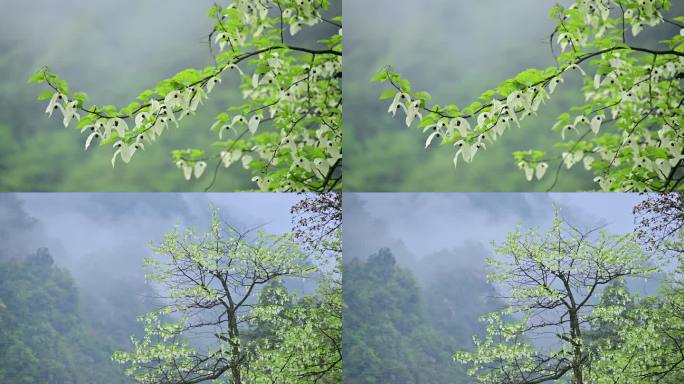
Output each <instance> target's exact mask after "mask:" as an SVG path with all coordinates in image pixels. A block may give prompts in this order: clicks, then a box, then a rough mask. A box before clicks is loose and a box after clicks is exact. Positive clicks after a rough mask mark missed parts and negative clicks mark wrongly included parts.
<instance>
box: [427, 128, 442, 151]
mask: <svg viewBox="0 0 684 384" xmlns="http://www.w3.org/2000/svg"><path fill="white" fill-rule="evenodd" d="M441 136H442V133H441V132H440V131H439V130H436V131H434V132H432V133H431V134H430V136H428V138H427V140H426V141H425V149H427V147H429V146H430V143H432V140H433V139H434V138H435V137H441Z"/></svg>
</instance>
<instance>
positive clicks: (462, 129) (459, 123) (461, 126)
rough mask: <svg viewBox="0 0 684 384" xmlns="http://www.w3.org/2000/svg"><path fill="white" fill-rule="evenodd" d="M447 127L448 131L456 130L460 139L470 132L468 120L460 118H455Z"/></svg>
mask: <svg viewBox="0 0 684 384" xmlns="http://www.w3.org/2000/svg"><path fill="white" fill-rule="evenodd" d="M447 127H448V129H449V130H454V129H455V130H457V131H458V133H460V134H461V137H466V136H467V135H468V131H469V130H470V123H469V122H468V120H466V119H464V118H462V117H457V118H454V119H451V120H450V121H449V124H448V125H447Z"/></svg>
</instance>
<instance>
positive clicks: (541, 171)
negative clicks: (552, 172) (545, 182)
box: [534, 163, 549, 180]
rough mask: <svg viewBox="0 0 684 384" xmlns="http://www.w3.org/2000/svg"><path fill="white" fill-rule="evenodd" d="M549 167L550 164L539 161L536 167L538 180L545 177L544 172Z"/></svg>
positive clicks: (535, 171) (535, 173) (535, 172)
mask: <svg viewBox="0 0 684 384" xmlns="http://www.w3.org/2000/svg"><path fill="white" fill-rule="evenodd" d="M548 168H549V165H548V164H547V163H539V164H537V166H536V167H535V168H534V175H535V177H536V178H537V180H541V178H542V177H544V174H545V173H546V170H547V169H548Z"/></svg>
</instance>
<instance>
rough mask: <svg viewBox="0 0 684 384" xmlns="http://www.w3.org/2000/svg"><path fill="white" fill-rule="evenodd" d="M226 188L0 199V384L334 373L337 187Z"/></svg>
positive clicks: (337, 375) (310, 378)
mask: <svg viewBox="0 0 684 384" xmlns="http://www.w3.org/2000/svg"><path fill="white" fill-rule="evenodd" d="M233 198H234V199H235V200H236V201H231V196H230V195H220V196H215V197H209V198H204V197H197V196H189V195H186V196H183V195H160V196H156V197H154V196H152V195H145V194H142V195H123V196H122V195H112V194H105V195H81V194H79V195H54V194H51V195H25V194H17V195H3V196H2V197H1V198H0V211H1V212H2V218H3V222H4V223H3V225H2V227H0V237H2V242H3V244H5V246H3V250H2V253H0V382H3V383H16V384H21V383H26V384H28V383H54V384H65V383H133V382H137V383H177V384H181V383H235V384H239V383H339V382H340V381H341V372H342V354H341V341H342V340H341V332H342V329H341V324H342V295H341V289H342V286H341V270H340V268H341V248H340V246H341V238H340V235H341V198H340V195H339V194H334V193H331V194H321V195H299V196H294V195H290V196H284V197H283V196H273V195H272V196H270V197H267V196H266V195H264V196H262V197H261V198H260V199H255V198H252V200H251V201H249V199H250V197H248V196H247V197H245V196H243V197H238V196H233ZM267 200H269V201H267ZM76 206H80V207H82V208H86V209H87V210H85V211H78V210H75V209H73V208H74V207H76ZM210 206H211V208H209V207H210ZM240 206H242V207H243V208H244V207H245V206H246V207H248V209H247V210H242V209H241V208H240ZM259 206H261V207H259ZM125 207H128V208H129V209H130V211H126V212H132V213H122V208H125ZM72 209H73V210H72ZM10 223H11V224H10ZM174 223H175V224H176V226H175V227H174ZM93 228H98V231H97V233H92V231H93ZM69 232H70V233H69ZM74 232H75V233H74ZM145 237H148V239H147V240H145V239H144V238H145ZM150 241H151V242H152V244H151V246H149V247H148V244H149V242H150ZM48 247H49V248H48ZM143 260H144V265H143Z"/></svg>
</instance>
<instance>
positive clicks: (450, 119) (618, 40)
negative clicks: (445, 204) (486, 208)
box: [372, 0, 684, 191]
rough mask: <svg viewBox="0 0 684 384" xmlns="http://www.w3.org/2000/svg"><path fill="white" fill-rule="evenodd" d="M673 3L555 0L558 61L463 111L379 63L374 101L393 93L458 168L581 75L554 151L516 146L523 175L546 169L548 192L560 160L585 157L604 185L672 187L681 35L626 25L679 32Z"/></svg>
mask: <svg viewBox="0 0 684 384" xmlns="http://www.w3.org/2000/svg"><path fill="white" fill-rule="evenodd" d="M670 6H671V4H670V1H669V0H655V1H654V0H645V1H632V0H612V1H606V0H577V1H576V2H575V3H574V4H573V5H571V6H570V7H568V8H563V7H562V6H560V5H557V6H555V7H553V8H552V10H551V16H552V17H553V18H554V19H555V20H557V21H558V25H557V27H556V29H555V30H554V32H553V33H552V34H551V46H552V50H553V48H554V47H558V48H559V49H560V53H559V54H558V56H557V57H556V62H557V63H556V65H555V66H552V67H549V68H546V69H544V70H538V69H527V70H525V71H522V72H520V73H519V74H518V75H517V76H515V77H513V78H511V79H508V80H506V81H504V82H503V83H501V84H500V85H499V86H498V87H497V88H496V89H492V90H488V91H485V92H483V93H482V95H481V96H480V98H479V99H478V101H474V102H473V103H471V104H470V105H468V106H465V107H463V108H461V107H458V106H456V105H446V106H441V105H431V104H430V94H428V93H427V92H423V91H414V90H412V88H411V84H410V82H409V81H408V80H406V79H404V78H402V77H401V76H400V75H399V74H397V73H396V72H395V71H394V70H393V69H392V68H391V67H384V68H382V69H381V70H380V71H379V72H378V73H377V74H376V76H375V77H373V79H372V80H373V81H379V82H383V83H388V84H389V85H390V86H391V87H390V88H389V89H386V90H385V91H384V92H383V93H382V94H381V96H380V98H381V99H383V100H384V99H392V103H391V104H390V108H389V110H388V111H389V112H390V113H391V114H392V115H396V112H397V111H400V110H401V111H402V112H403V113H404V115H405V123H406V125H407V126H411V125H412V124H413V123H414V122H419V126H420V127H421V128H423V132H428V133H429V136H428V137H427V140H426V142H425V147H426V148H428V147H429V146H430V145H431V144H432V143H433V142H440V143H442V144H453V145H454V146H455V147H456V154H455V156H454V158H453V162H454V165H455V166H456V165H457V164H458V162H459V161H462V162H466V163H469V162H471V161H473V159H474V158H475V156H476V155H477V154H478V153H481V152H484V151H485V150H487V146H488V145H489V146H490V147H491V146H492V145H493V144H494V142H495V141H496V140H498V139H499V138H501V136H502V135H503V134H504V133H505V132H506V131H508V130H509V128H511V127H513V126H520V125H521V122H522V121H523V120H525V119H526V118H529V117H530V116H533V115H536V114H537V112H538V111H539V110H540V108H541V107H542V105H543V104H544V103H545V102H547V101H548V100H549V99H550V98H551V95H552V94H553V93H554V91H555V90H556V88H557V87H559V86H561V85H562V83H563V82H564V81H565V78H567V77H569V76H581V78H583V79H584V86H583V95H584V98H585V103H584V104H582V105H576V106H574V107H572V108H570V110H569V111H568V112H565V113H563V114H561V115H560V116H559V117H558V119H557V123H556V124H555V125H554V126H553V127H552V130H554V131H557V132H559V134H560V137H561V141H559V142H557V143H556V144H555V148H556V150H557V151H558V152H559V153H558V154H557V155H554V154H549V153H547V151H542V150H529V151H519V152H515V153H514V158H515V161H516V163H517V165H518V167H519V168H520V170H522V171H523V172H524V174H525V177H526V178H527V180H529V181H532V180H533V179H535V178H536V179H537V180H541V179H542V178H543V177H544V176H545V175H547V174H548V173H547V171H548V169H549V168H550V167H551V168H552V169H554V170H555V174H554V180H553V184H552V186H551V188H549V189H552V188H553V187H554V186H555V185H556V183H557V181H558V178H559V173H560V171H561V169H562V168H563V167H566V168H568V169H570V168H572V167H573V166H574V165H576V164H578V163H581V164H583V165H584V167H585V168H586V169H587V170H590V171H592V172H593V173H594V175H595V178H594V181H595V183H596V184H597V185H598V186H599V187H600V188H601V189H602V190H613V191H616V190H619V191H644V190H653V191H669V190H677V189H681V188H682V181H683V180H684V172H683V171H682V168H684V154H683V153H682V150H683V148H684V145H683V142H682V140H683V138H684V135H683V134H682V132H680V127H681V122H682V119H683V117H684V115H682V111H683V110H684V108H682V105H683V104H682V103H683V102H684V95H682V90H681V87H680V79H681V77H682V68H683V67H684V59H683V58H684V51H683V47H684V46H683V45H682V43H683V42H684V32H681V30H680V31H679V32H678V33H677V34H675V35H674V36H672V37H671V38H670V39H668V40H665V41H663V42H662V44H663V45H664V48H663V49H661V47H660V46H658V47H654V48H650V47H642V46H639V45H638V44H634V43H632V42H631V41H629V40H631V39H627V35H628V34H629V33H630V32H631V35H632V37H636V36H637V35H638V34H639V33H641V31H642V30H643V28H644V27H645V26H647V27H654V26H656V25H657V24H660V23H663V22H666V23H669V24H672V25H675V26H677V27H678V28H680V29H682V28H683V27H684V25H682V23H683V22H684V18H682V17H676V18H675V19H674V20H669V19H667V18H665V17H664V16H663V14H664V13H665V12H666V11H667V10H668V9H669V8H670ZM682 30H684V29H682ZM580 65H585V66H586V67H588V68H586V70H585V69H583V68H582V67H581V66H580ZM606 112H609V113H606ZM571 113H572V115H571ZM610 125H612V127H609V126H610ZM592 134H593V138H592V137H591V135H592Z"/></svg>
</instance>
